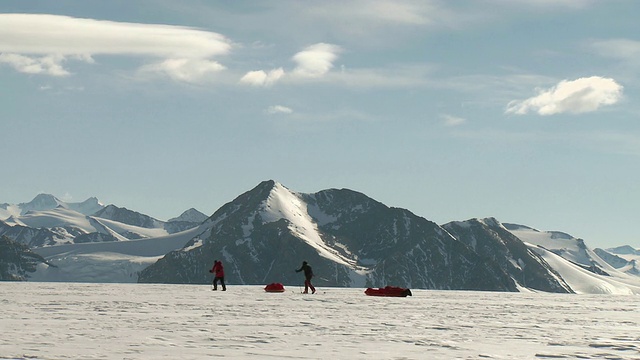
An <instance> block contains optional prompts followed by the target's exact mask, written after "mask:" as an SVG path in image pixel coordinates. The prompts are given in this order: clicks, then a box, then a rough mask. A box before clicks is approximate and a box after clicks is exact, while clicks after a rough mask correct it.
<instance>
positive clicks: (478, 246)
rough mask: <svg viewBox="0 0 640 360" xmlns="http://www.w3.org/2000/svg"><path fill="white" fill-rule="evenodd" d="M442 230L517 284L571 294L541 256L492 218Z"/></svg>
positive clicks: (569, 289) (455, 225)
mask: <svg viewBox="0 0 640 360" xmlns="http://www.w3.org/2000/svg"><path fill="white" fill-rule="evenodd" d="M443 227H444V228H445V229H446V230H447V231H448V232H449V233H451V234H452V235H453V236H454V237H455V238H456V239H458V240H459V241H461V242H463V243H465V244H466V245H468V246H469V247H471V248H472V249H473V250H474V251H475V252H476V253H477V254H478V255H479V256H481V257H483V258H487V259H490V260H491V261H492V262H494V263H495V264H497V266H499V267H500V268H501V269H502V270H503V271H504V272H505V273H507V274H509V276H510V277H511V278H513V279H515V281H517V282H518V283H519V284H520V285H522V286H525V287H528V288H531V289H536V290H541V291H546V292H558V293H566V292H573V291H572V290H571V288H570V287H569V285H567V284H566V283H565V282H564V281H563V280H562V278H561V277H560V276H559V275H558V274H557V273H556V272H555V271H554V270H553V269H552V268H551V266H550V265H549V264H548V263H547V262H546V261H545V260H544V259H543V258H542V257H541V256H539V255H538V254H536V253H535V252H533V251H531V250H530V249H529V248H528V247H527V246H526V245H525V244H524V243H523V242H522V241H521V240H520V239H519V238H518V237H516V236H515V235H513V234H512V233H510V232H509V231H508V230H507V229H506V228H505V227H504V226H502V224H500V223H499V222H498V221H497V220H496V219H493V218H488V219H482V220H478V219H472V220H467V221H463V222H451V223H448V224H446V225H444V226H443Z"/></svg>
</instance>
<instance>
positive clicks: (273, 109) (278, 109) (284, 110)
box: [266, 105, 293, 115]
mask: <svg viewBox="0 0 640 360" xmlns="http://www.w3.org/2000/svg"><path fill="white" fill-rule="evenodd" d="M266 112H267V114H272V115H274V114H291V113H293V110H292V109H291V108H288V107H286V106H282V105H272V106H269V107H268V108H267V110H266Z"/></svg>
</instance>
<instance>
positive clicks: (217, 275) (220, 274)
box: [209, 260, 227, 291]
mask: <svg viewBox="0 0 640 360" xmlns="http://www.w3.org/2000/svg"><path fill="white" fill-rule="evenodd" d="M209 272H210V273H213V274H214V277H213V290H218V281H220V285H222V291H227V286H226V285H225V284H224V267H223V266H222V261H218V260H215V261H214V262H213V267H212V268H211V270H209Z"/></svg>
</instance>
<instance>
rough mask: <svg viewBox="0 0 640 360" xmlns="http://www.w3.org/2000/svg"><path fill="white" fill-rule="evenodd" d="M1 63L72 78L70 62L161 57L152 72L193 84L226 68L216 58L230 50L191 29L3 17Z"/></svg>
mask: <svg viewBox="0 0 640 360" xmlns="http://www.w3.org/2000/svg"><path fill="white" fill-rule="evenodd" d="M0 39H2V41H0V53H2V57H1V58H0V62H2V63H5V64H8V65H10V66H12V67H13V68H14V69H16V70H17V71H20V72H25V73H33V74H48V75H52V76H64V75H68V74H69V71H68V70H66V69H65V68H64V67H63V64H64V62H65V61H66V60H68V59H74V60H83V61H88V62H91V61H92V56H93V55H133V56H140V57H152V58H159V59H161V60H160V61H159V62H158V63H157V64H155V65H151V66H149V67H148V68H147V70H152V69H157V70H160V71H163V72H165V73H168V74H170V76H171V77H174V78H177V79H182V80H189V79H192V78H193V74H202V73H206V72H211V71H218V70H220V69H223V68H224V67H223V66H222V65H220V64H218V63H217V62H216V61H214V60H212V58H213V57H215V56H221V55H225V54H227V53H229V52H230V50H231V47H232V45H231V42H230V41H229V40H228V39H226V38H225V37H224V36H222V35H220V34H217V33H213V32H208V31H201V30H197V29H193V28H188V27H180V26H167V25H154V24H137V23H122V22H114V21H101V20H94V19H80V18H73V17H69V16H59V15H44V14H0Z"/></svg>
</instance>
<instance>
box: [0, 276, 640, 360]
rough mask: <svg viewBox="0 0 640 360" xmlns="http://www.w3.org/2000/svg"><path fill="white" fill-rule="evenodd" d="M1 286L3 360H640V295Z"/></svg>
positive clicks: (10, 284)
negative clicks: (380, 295)
mask: <svg viewBox="0 0 640 360" xmlns="http://www.w3.org/2000/svg"><path fill="white" fill-rule="evenodd" d="M299 292H300V288H298V287H288V289H287V292H285V293H282V294H269V293H265V292H264V291H263V290H262V287H258V286H233V285H230V286H229V287H228V291H226V292H221V291H216V292H213V291H211V288H210V287H209V286H203V285H156V284H87V283H38V282H20V283H7V282H4V283H0V306H1V307H2V316H1V319H0V333H1V334H2V335H1V337H0V358H1V359H16V358H17V359H205V358H211V357H212V356H220V357H227V358H261V359H264V358H273V359H281V358H290V359H321V358H322V359H327V358H329V359H331V358H333V359H368V360H370V359H475V358H488V359H527V358H528V359H531V358H589V359H593V358H596V359H640V313H639V312H638V310H639V309H638V306H639V304H640V297H638V296H637V295H635V296H634V295H629V296H624V295H566V294H565V295H559V294H535V293H488V292H463V291H428V290H415V291H414V292H413V294H414V296H413V297H408V298H375V297H367V296H365V295H364V293H363V289H344V288H322V289H319V292H318V293H317V294H315V295H302V294H299Z"/></svg>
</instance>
